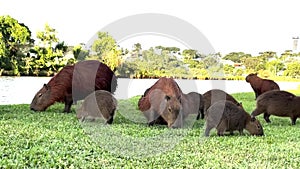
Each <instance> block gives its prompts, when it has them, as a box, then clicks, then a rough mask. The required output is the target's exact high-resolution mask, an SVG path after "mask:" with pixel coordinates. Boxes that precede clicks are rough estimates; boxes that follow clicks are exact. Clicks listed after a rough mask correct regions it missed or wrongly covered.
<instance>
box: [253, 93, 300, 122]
mask: <svg viewBox="0 0 300 169" xmlns="http://www.w3.org/2000/svg"><path fill="white" fill-rule="evenodd" d="M262 113H264V119H265V120H266V122H268V123H270V122H271V121H270V119H269V117H270V115H275V116H280V117H290V118H291V121H292V125H295V124H296V120H297V118H298V117H300V97H299V96H295V95H294V94H292V93H290V92H287V91H282V90H272V91H268V92H265V93H263V94H262V95H260V96H258V97H257V99H256V109H255V110H254V111H253V112H252V114H251V115H252V116H253V117H255V116H257V115H260V114H262Z"/></svg>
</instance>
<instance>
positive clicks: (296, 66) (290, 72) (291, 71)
mask: <svg viewBox="0 0 300 169" xmlns="http://www.w3.org/2000/svg"><path fill="white" fill-rule="evenodd" d="M284 75H285V76H292V77H297V78H298V77H299V75H300V62H299V61H298V62H292V63H289V64H288V65H287V68H286V70H285V71H284Z"/></svg>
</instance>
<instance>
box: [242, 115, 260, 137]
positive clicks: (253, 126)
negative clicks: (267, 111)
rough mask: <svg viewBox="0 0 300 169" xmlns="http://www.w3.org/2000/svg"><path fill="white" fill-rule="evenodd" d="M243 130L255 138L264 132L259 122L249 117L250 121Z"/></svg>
mask: <svg viewBox="0 0 300 169" xmlns="http://www.w3.org/2000/svg"><path fill="white" fill-rule="evenodd" d="M245 129H246V130H247V131H248V132H249V133H250V134H251V135H256V136H263V135H264V130H263V127H262V125H261V124H260V122H259V121H258V120H257V119H256V118H254V117H251V118H250V120H248V121H247V122H246V126H245Z"/></svg>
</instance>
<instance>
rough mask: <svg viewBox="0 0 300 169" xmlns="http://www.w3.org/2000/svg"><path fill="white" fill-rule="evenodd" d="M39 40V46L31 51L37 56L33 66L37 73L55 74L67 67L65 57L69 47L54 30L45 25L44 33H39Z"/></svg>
mask: <svg viewBox="0 0 300 169" xmlns="http://www.w3.org/2000/svg"><path fill="white" fill-rule="evenodd" d="M37 38H38V43H39V44H38V45H36V46H34V48H33V49H32V50H31V52H32V53H34V54H35V55H36V58H35V60H34V63H33V65H32V66H33V69H34V70H35V71H37V70H38V71H41V70H43V71H46V72H52V73H54V72H57V71H58V70H59V69H60V68H61V67H64V66H65V65H67V63H68V59H67V58H65V57H64V56H65V52H66V51H67V46H66V45H65V43H64V42H60V41H59V39H58V37H57V35H56V30H55V29H54V28H52V27H50V26H49V25H48V24H45V28H44V31H39V32H37ZM35 73H38V72H35Z"/></svg>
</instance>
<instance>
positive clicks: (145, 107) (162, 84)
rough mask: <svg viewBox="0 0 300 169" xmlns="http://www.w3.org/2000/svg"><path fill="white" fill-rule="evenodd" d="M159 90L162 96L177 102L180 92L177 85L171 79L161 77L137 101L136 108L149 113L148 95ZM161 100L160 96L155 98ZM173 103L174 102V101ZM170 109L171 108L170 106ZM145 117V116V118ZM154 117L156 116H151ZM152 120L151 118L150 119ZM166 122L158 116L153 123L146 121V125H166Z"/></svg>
mask: <svg viewBox="0 0 300 169" xmlns="http://www.w3.org/2000/svg"><path fill="white" fill-rule="evenodd" d="M156 89H157V90H160V91H161V92H162V93H163V94H164V95H166V96H168V98H170V99H172V103H173V99H177V100H178V101H179V99H180V97H181V95H182V91H181V89H180V88H179V86H178V84H177V83H176V82H175V80H174V79H172V78H166V77H161V78H159V79H158V81H157V82H155V83H154V84H153V85H152V86H151V87H150V88H148V89H147V90H146V91H145V93H144V95H142V96H141V98H140V99H139V101H138V108H139V110H140V111H142V112H144V114H145V112H149V111H150V110H149V109H150V107H151V103H150V94H151V92H152V91H153V90H156ZM157 97H159V98H161V97H162V96H157ZM174 102H175V101H174ZM171 107H172V106H171ZM151 116H153V115H151ZM146 117H147V116H146ZM153 117H156V116H153ZM150 119H151V120H153V119H152V118H150ZM166 123H167V122H166V121H165V120H162V118H161V117H160V116H158V117H157V119H155V120H154V121H148V124H150V125H152V124H166Z"/></svg>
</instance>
